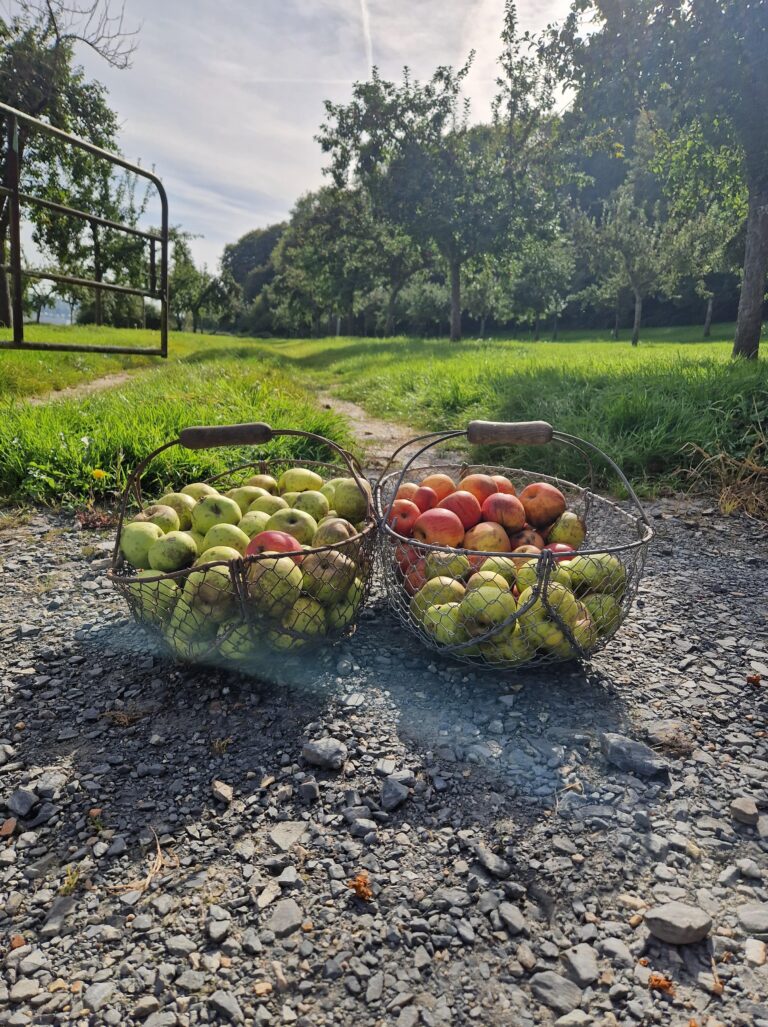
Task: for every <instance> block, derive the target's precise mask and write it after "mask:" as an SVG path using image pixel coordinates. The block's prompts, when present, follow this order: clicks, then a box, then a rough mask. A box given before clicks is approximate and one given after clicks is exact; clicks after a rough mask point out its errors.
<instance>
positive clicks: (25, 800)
mask: <svg viewBox="0 0 768 1027" xmlns="http://www.w3.org/2000/svg"><path fill="white" fill-rule="evenodd" d="M39 801H40V800H39V799H38V797H37V796H36V795H35V793H34V792H30V791H29V789H27V788H17V789H16V791H15V792H13V793H12V795H11V797H10V798H9V799H8V800H7V801H6V803H5V805H6V806H7V807H8V809H9V810H10V812H11V813H13V815H14V816H15V817H26V816H28V815H29V814H30V813H31V812H32V810H33V808H34V807H35V806H36V805H37V803H38V802H39Z"/></svg>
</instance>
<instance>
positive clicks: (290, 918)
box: [268, 899, 304, 938]
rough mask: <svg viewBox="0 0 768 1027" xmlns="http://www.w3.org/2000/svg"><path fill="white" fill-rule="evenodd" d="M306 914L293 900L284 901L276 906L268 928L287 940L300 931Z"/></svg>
mask: <svg viewBox="0 0 768 1027" xmlns="http://www.w3.org/2000/svg"><path fill="white" fill-rule="evenodd" d="M303 919H304V914H303V913H302V912H301V909H300V907H299V906H298V904H297V903H296V902H294V900H293V899H282V900H281V901H280V902H278V903H277V905H276V906H275V911H274V912H273V914H272V916H271V918H270V921H269V924H268V928H269V930H270V931H273V932H274V934H275V936H276V937H278V938H285V937H287V935H289V934H293V932H294V931H298V929H299V928H300V927H301V922H302V920H303Z"/></svg>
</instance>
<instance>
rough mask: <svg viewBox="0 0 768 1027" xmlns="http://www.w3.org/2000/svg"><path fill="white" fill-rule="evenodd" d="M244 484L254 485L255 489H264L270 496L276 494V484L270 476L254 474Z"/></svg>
mask: <svg viewBox="0 0 768 1027" xmlns="http://www.w3.org/2000/svg"><path fill="white" fill-rule="evenodd" d="M245 484H246V485H255V486H256V488H259V489H264V490H265V491H266V492H269V494H270V495H272V496H274V494H275V493H276V492H277V482H276V481H275V479H274V478H273V477H272V475H271V474H254V476H253V477H252V478H249V479H248V481H247V482H246V483H245Z"/></svg>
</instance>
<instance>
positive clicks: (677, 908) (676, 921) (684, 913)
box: [645, 902, 712, 945]
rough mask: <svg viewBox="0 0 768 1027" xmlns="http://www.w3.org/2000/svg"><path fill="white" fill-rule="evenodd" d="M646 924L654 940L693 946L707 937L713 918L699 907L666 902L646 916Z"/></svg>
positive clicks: (650, 910)
mask: <svg viewBox="0 0 768 1027" xmlns="http://www.w3.org/2000/svg"><path fill="white" fill-rule="evenodd" d="M645 924H646V926H647V928H648V930H649V931H650V932H651V934H652V935H653V936H654V938H658V939H659V941H665V942H667V943H668V944H669V945H693V944H695V943H696V942H697V941H702V940H703V939H704V938H706V937H707V935H708V934H709V932H710V930H711V928H712V918H711V917H710V916H708V915H707V914H706V913H705V912H704V910H703V909H699V908H698V906H689V905H687V904H686V903H685V902H665V903H664V904H663V905H661V906H654V907H653V908H652V909H649V910H648V911H647V912H646V914H645Z"/></svg>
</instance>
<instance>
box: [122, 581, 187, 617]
mask: <svg viewBox="0 0 768 1027" xmlns="http://www.w3.org/2000/svg"><path fill="white" fill-rule="evenodd" d="M147 578H149V579H150V580H148V581H147V580H143V579H147ZM152 578H154V581H153V580H151V579H152ZM128 591H129V592H130V594H131V596H132V598H133V601H134V609H135V610H136V612H137V614H138V616H139V617H140V618H141V619H142V620H145V621H149V622H150V623H152V624H160V623H162V622H163V621H164V620H165V618H166V617H167V616H168V614H169V613H170V612H171V610H172V609H173V607H174V604H175V602H176V600H177V599H178V598H179V596H180V595H181V589H180V588H179V586H178V585H177V583H176V582H175V581H174V580H173V579H172V578H158V576H157V571H151V570H144V571H139V572H138V574H137V575H136V577H135V578H131V579H130V581H129V583H128Z"/></svg>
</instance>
